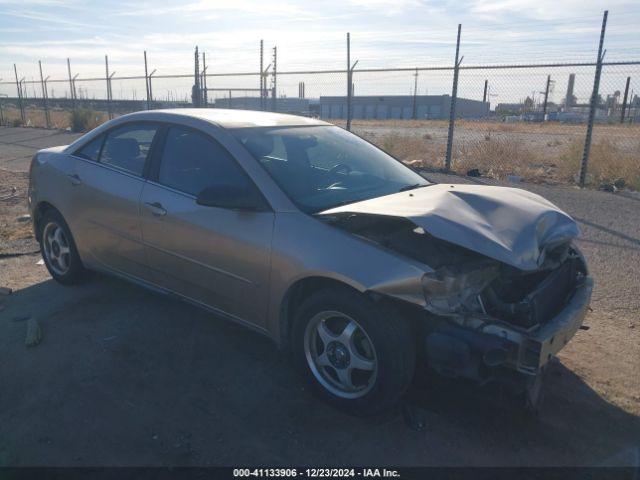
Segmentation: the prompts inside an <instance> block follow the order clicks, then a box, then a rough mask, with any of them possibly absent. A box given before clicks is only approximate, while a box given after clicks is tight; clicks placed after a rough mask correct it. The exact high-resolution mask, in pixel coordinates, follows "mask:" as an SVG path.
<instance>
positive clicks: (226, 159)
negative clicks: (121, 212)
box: [158, 127, 255, 196]
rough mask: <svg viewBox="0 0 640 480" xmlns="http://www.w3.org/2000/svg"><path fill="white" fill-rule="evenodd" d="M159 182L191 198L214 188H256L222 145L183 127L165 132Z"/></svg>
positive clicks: (172, 128)
mask: <svg viewBox="0 0 640 480" xmlns="http://www.w3.org/2000/svg"><path fill="white" fill-rule="evenodd" d="M158 181H159V182H160V183H161V184H163V185H166V186H168V187H171V188H175V189H176V190H180V191H181V192H185V193H189V194H191V195H194V196H197V195H198V194H199V193H200V192H202V191H203V190H204V189H205V188H207V187H213V186H217V185H220V186H223V185H234V186H238V187H241V188H242V189H247V190H248V189H250V188H255V187H254V186H253V184H252V183H251V182H250V181H249V179H248V178H247V177H246V175H245V174H244V172H242V170H241V169H240V166H239V165H237V164H236V161H235V160H234V159H233V157H231V155H230V154H229V153H228V152H227V151H226V150H225V149H224V148H223V147H222V146H221V145H219V144H218V143H217V142H215V141H213V140H212V139H210V138H208V137H206V136H205V135H203V134H200V133H197V132H194V131H193V130H189V129H185V128H182V127H171V128H170V129H169V131H168V132H167V138H166V141H165V145H164V150H163V152H162V159H161V161H160V171H159V173H158Z"/></svg>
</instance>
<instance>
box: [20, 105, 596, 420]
mask: <svg viewBox="0 0 640 480" xmlns="http://www.w3.org/2000/svg"><path fill="white" fill-rule="evenodd" d="M29 202H30V208H31V211H32V217H33V219H34V228H35V232H36V237H37V239H38V241H39V242H40V245H41V248H42V255H43V258H44V261H45V264H46V266H47V268H48V270H49V272H50V273H51V275H52V276H53V278H54V279H56V280H57V281H59V282H61V283H63V284H75V283H78V282H80V281H82V280H83V279H85V278H86V275H85V273H86V271H87V270H98V271H102V272H106V273H109V274H113V275H117V276H119V277H122V278H124V279H127V280H129V281H132V282H135V283H137V284H140V285H143V286H145V287H147V288H150V289H153V290H156V291H158V292H161V293H164V294H171V295H176V296H179V297H180V298H182V299H184V300H186V301H188V302H191V303H194V304H197V305H199V306H201V307H203V308H206V309H209V310H211V311H213V312H215V313H217V314H219V315H221V316H224V317H226V318H228V319H230V320H233V321H235V322H239V323H241V324H243V325H246V326H248V327H250V328H253V329H255V330H257V331H259V332H261V333H263V334H265V335H267V336H269V337H270V338H272V339H273V340H274V341H275V342H276V343H277V344H278V345H279V346H280V347H286V348H289V349H290V350H291V352H292V354H293V357H294V360H295V363H296V365H298V366H299V367H300V370H301V371H302V373H303V375H304V376H305V377H306V378H307V380H308V381H309V382H310V383H311V384H312V385H313V386H314V387H315V390H316V391H317V392H318V393H319V394H320V395H322V396H324V397H325V398H326V399H328V400H329V401H331V402H332V403H334V404H336V405H338V406H339V407H342V408H345V409H347V410H349V411H351V412H353V413H358V414H366V413H372V412H376V411H379V410H382V409H384V408H387V407H389V406H391V405H392V404H394V403H395V402H396V401H397V400H398V399H399V398H400V397H401V395H402V394H403V392H404V391H405V390H406V388H407V387H408V385H409V384H410V382H411V380H412V377H413V376H414V370H415V366H416V364H417V362H418V360H417V359H420V361H421V362H424V363H426V365H428V367H430V368H431V369H432V370H435V371H436V372H438V373H440V374H443V375H448V376H455V377H465V378H470V379H473V380H476V381H478V382H483V383H484V382H488V381H502V380H505V379H508V380H509V381H508V384H509V385H516V386H517V387H515V388H516V393H518V394H522V395H523V398H524V399H525V400H526V402H527V403H528V404H529V405H535V403H536V400H537V398H538V396H539V390H540V379H541V373H542V372H543V370H544V368H545V366H546V364H547V363H548V361H549V359H550V358H551V357H552V356H553V355H554V354H555V353H557V352H558V350H560V349H561V348H562V347H563V346H564V345H565V344H566V343H567V342H568V341H569V339H570V338H571V337H572V336H573V335H574V334H575V332H576V331H577V329H578V328H579V327H580V326H581V324H582V320H583V318H584V315H585V311H586V310H587V308H588V305H589V300H590V296H591V291H592V287H593V282H592V280H591V278H590V277H589V276H588V272H587V267H586V264H585V261H584V259H583V257H582V255H581V254H580V252H579V250H578V249H577V248H576V247H575V245H574V244H573V240H574V239H575V238H576V237H577V236H578V234H579V232H578V228H577V226H576V224H575V222H574V221H573V220H572V219H571V218H570V217H569V216H568V215H567V214H565V213H564V212H562V211H561V210H560V209H558V208H557V207H555V206H554V205H553V204H551V203H549V202H548V201H546V200H544V199H543V198H541V197H539V196H537V195H534V194H532V193H529V192H526V191H524V190H519V189H512V188H503V187H491V186H476V185H472V186H469V185H449V184H437V185H436V184H433V183H430V182H428V181H427V180H425V179H424V178H423V177H422V176H421V175H419V174H418V173H417V172H415V171H413V170H411V169H410V168H408V167H406V166H405V165H404V164H402V163H401V162H399V161H397V160H396V159H394V158H393V157H391V156H390V155H388V154H386V153H385V152H383V151H381V150H380V149H378V148H376V147H375V146H373V145H371V144H369V143H367V142H366V141H364V140H362V139H361V138H359V137H357V136H355V135H353V134H351V133H348V132H346V131H344V130H343V129H341V128H339V127H336V126H333V125H330V124H327V123H324V122H321V121H318V120H312V119H308V118H303V117H297V116H291V115H279V114H271V113H265V112H251V111H240V110H213V109H184V110H162V111H152V112H140V113H134V114H131V115H125V116H123V117H120V118H117V119H115V120H112V121H109V122H107V123H105V124H103V125H102V126H100V127H98V128H97V129H95V130H93V131H91V132H89V133H88V134H86V135H84V136H83V137H81V138H79V139H78V140H77V141H75V142H74V143H73V144H71V145H68V146H62V147H56V148H50V149H46V150H42V151H40V152H38V154H37V155H36V156H35V157H34V159H33V161H32V165H31V172H30V188H29ZM514 379H517V380H518V381H516V382H514V381H513V380H514Z"/></svg>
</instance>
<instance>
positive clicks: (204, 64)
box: [202, 51, 209, 108]
mask: <svg viewBox="0 0 640 480" xmlns="http://www.w3.org/2000/svg"><path fill="white" fill-rule="evenodd" d="M202 102H203V103H204V108H207V104H208V103H209V96H208V94H207V53H206V52H204V51H203V52H202Z"/></svg>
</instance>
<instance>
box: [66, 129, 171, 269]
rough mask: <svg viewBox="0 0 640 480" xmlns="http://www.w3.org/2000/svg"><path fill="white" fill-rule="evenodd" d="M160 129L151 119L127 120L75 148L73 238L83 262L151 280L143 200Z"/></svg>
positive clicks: (72, 180)
mask: <svg viewBox="0 0 640 480" xmlns="http://www.w3.org/2000/svg"><path fill="white" fill-rule="evenodd" d="M158 130H159V127H158V125H156V124H153V123H146V122H145V123H141V122H133V123H128V124H125V125H122V126H119V127H115V128H114V129H112V130H109V131H108V132H106V133H105V134H103V135H101V136H99V137H98V138H96V139H95V140H94V141H92V142H91V143H89V144H87V145H86V146H84V147H83V148H81V149H80V150H79V151H77V152H75V153H74V156H75V157H76V158H77V161H76V166H75V174H73V175H70V177H69V181H70V182H71V183H72V185H74V187H73V188H72V189H71V191H72V194H73V200H74V201H73V210H74V215H73V217H74V223H75V226H76V227H75V229H74V237H75V238H76V242H77V244H78V247H79V249H80V251H81V255H82V256H83V259H84V260H85V262H88V263H90V264H95V265H96V266H98V267H100V266H101V267H107V268H108V269H111V270H114V271H116V272H118V273H121V274H126V275H133V276H135V277H138V278H141V279H144V280H149V279H150V275H149V269H148V266H147V263H146V258H145V251H144V246H143V244H142V234H141V230H140V218H139V213H140V204H139V202H140V195H141V193H142V186H143V184H144V182H145V180H144V178H143V174H144V171H145V168H146V164H147V159H148V158H149V156H150V152H151V149H152V146H153V141H154V138H155V136H156V133H157V132H158Z"/></svg>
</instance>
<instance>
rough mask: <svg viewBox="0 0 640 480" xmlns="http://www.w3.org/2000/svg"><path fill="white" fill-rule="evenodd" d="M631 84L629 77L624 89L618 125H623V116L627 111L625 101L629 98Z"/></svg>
mask: <svg viewBox="0 0 640 480" xmlns="http://www.w3.org/2000/svg"><path fill="white" fill-rule="evenodd" d="M630 83H631V77H627V84H626V85H625V87H624V98H623V100H622V112H620V123H624V114H625V111H626V110H627V100H628V98H629V84H630Z"/></svg>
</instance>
